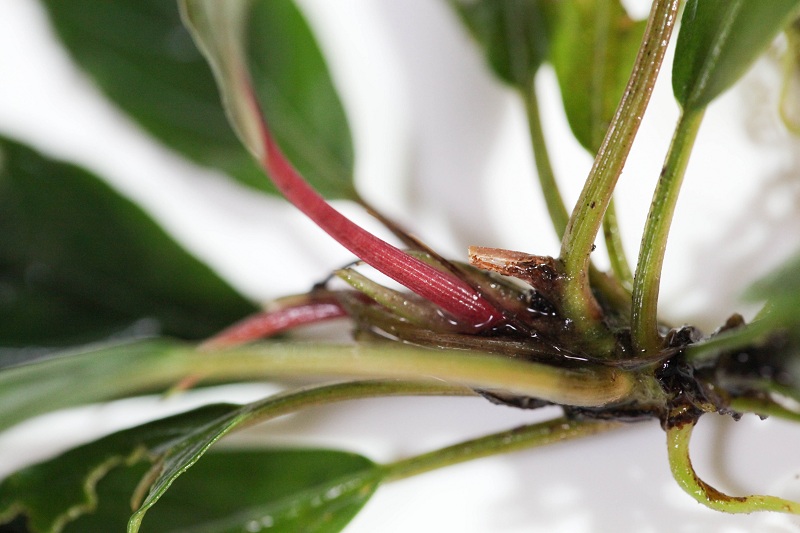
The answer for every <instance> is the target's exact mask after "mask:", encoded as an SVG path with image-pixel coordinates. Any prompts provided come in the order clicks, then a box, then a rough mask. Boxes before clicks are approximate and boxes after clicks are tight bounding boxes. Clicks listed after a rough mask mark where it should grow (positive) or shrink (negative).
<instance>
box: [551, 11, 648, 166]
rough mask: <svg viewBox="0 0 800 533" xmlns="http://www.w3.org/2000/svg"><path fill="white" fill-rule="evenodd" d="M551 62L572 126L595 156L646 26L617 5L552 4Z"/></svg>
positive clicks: (573, 130)
mask: <svg viewBox="0 0 800 533" xmlns="http://www.w3.org/2000/svg"><path fill="white" fill-rule="evenodd" d="M551 5H552V8H551V11H550V12H549V17H548V21H549V25H550V27H551V30H550V31H551V40H550V61H551V62H552V63H553V67H554V68H555V71H556V75H557V77H558V83H559V86H560V87H561V98H562V99H563V101H564V109H565V111H566V113H567V119H568V121H569V125H570V127H571V128H572V132H573V134H574V135H575V137H576V138H577V139H578V141H579V142H580V143H581V144H582V145H583V146H584V148H586V149H587V150H589V151H590V152H591V153H593V154H596V153H597V151H598V150H599V149H600V145H601V143H602V142H603V137H604V136H605V133H606V130H607V129H608V125H609V124H610V123H611V119H612V118H613V116H614V112H615V111H616V109H617V105H618V104H619V101H620V99H621V98H622V94H623V92H624V91H625V86H626V84H627V83H628V78H629V77H630V74H631V70H632V68H633V63H634V60H635V59H636V54H637V52H638V51H639V46H640V44H641V41H642V35H643V33H644V28H645V26H646V21H634V20H633V19H631V18H630V17H629V16H628V14H627V12H626V11H625V8H624V7H623V6H622V4H621V3H620V2H619V1H618V0H610V1H604V2H596V1H594V0H561V1H556V2H552V3H551Z"/></svg>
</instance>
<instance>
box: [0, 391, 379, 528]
mask: <svg viewBox="0 0 800 533" xmlns="http://www.w3.org/2000/svg"><path fill="white" fill-rule="evenodd" d="M241 409H242V408H241V407H239V406H235V405H212V406H205V407H202V408H199V409H196V410H194V411H190V412H188V413H183V414H180V415H176V416H172V417H169V418H166V419H163V420H158V421H155V422H151V423H148V424H145V425H142V426H139V427H136V428H132V429H128V430H124V431H121V432H118V433H115V434H113V435H109V436H107V437H104V438H102V439H100V440H97V441H95V442H92V443H89V444H86V445H83V446H80V447H78V448H75V449H73V450H70V451H68V452H65V453H64V454H62V455H61V456H59V457H56V458H54V459H51V460H49V461H46V462H43V463H40V464H38V465H34V466H31V467H28V468H26V469H24V470H21V471H20V472H17V473H15V474H13V475H12V476H10V477H9V478H7V479H6V480H4V481H3V482H2V484H0V519H2V520H9V519H11V518H12V517H13V516H15V515H17V514H20V513H24V514H26V515H27V516H28V518H29V525H30V527H31V529H32V531H34V532H44V531H48V532H49V531H53V532H56V531H61V530H62V529H63V528H64V526H66V525H67V523H68V522H71V521H73V520H75V519H76V518H78V517H81V516H83V515H85V514H86V513H93V512H95V510H96V509H98V512H97V514H96V515H94V516H86V517H85V518H83V519H82V520H79V521H78V522H76V523H74V524H71V525H70V526H69V527H67V529H66V530H67V531H76V532H78V531H81V532H83V531H121V530H122V529H123V528H124V524H125V523H126V522H128V519H129V518H130V516H131V509H130V507H129V505H130V503H129V502H131V496H132V495H134V493H135V490H136V489H137V487H138V489H139V490H141V489H142V488H147V486H149V484H150V482H152V481H153V479H152V473H155V474H162V476H163V475H164V474H165V471H166V473H168V474H171V475H173V477H171V478H170V483H171V481H172V480H174V479H175V478H177V477H178V476H179V475H180V474H184V473H185V474H186V475H185V476H181V479H180V480H179V481H177V482H176V483H175V485H174V487H171V490H170V491H169V492H166V494H164V491H165V490H166V486H165V487H163V488H162V490H161V492H160V493H159V496H162V495H163V499H162V500H161V501H160V504H159V505H158V506H156V507H154V508H153V511H152V512H153V513H154V516H153V517H152V518H150V519H148V521H147V522H145V523H144V525H143V530H144V531H159V532H161V531H186V530H187V529H190V528H191V531H209V532H211V531H213V532H222V531H243V530H244V529H245V527H246V526H247V525H252V524H253V523H254V522H255V523H258V524H261V525H262V526H264V527H265V526H266V525H267V521H269V524H270V525H271V528H272V530H273V531H338V530H339V529H341V527H343V526H344V525H345V524H346V523H347V522H348V521H349V520H350V519H351V518H352V517H353V516H354V515H355V513H356V512H357V511H358V510H359V509H360V508H361V506H362V505H363V504H364V503H365V502H366V500H367V499H369V497H370V496H371V494H372V492H373V491H374V489H375V488H376V486H377V483H378V481H379V475H380V470H379V469H378V468H377V467H376V466H375V465H374V464H373V463H372V462H370V461H369V460H367V459H365V458H363V457H361V456H357V455H354V454H349V453H343V452H335V451H328V450H271V451H236V452H226V453H217V454H211V455H210V456H208V457H204V460H203V461H200V462H197V461H198V459H199V458H200V456H202V455H203V453H204V452H205V451H206V450H207V449H208V446H210V445H211V444H212V443H213V442H215V441H216V439H213V440H210V441H209V440H208V439H207V437H208V436H209V435H210V434H212V433H215V429H216V430H220V429H221V428H225V427H228V425H229V423H230V421H231V420H232V419H233V418H236V413H238V412H239V411H240V410H241ZM141 463H147V464H150V465H152V467H153V468H154V470H150V471H145V470H144V469H142V468H134V469H133V470H132V471H130V472H125V471H124V470H125V468H123V467H130V466H132V465H136V464H141ZM195 463H197V464H195ZM189 467H192V468H191V469H189ZM115 469H116V470H117V472H116V473H115V475H113V476H112V477H111V478H110V479H109V482H108V483H106V484H105V485H102V484H101V485H100V487H99V489H100V492H99V493H98V483H101V480H102V479H103V478H105V477H106V475H107V474H109V472H112V473H113V471H114V470H115ZM119 470H122V472H120V471H119ZM142 475H144V476H145V479H146V480H147V482H146V484H145V485H144V486H142V485H140V484H139V482H140V480H141V479H142V477H141V476H142ZM167 486H169V485H167ZM106 498H108V499H106ZM134 498H136V496H134ZM98 503H99V506H98ZM126 507H127V508H126ZM139 518H141V516H139ZM135 524H138V522H136V523H135ZM135 524H132V525H129V531H137V529H138V528H137V527H136V525H135Z"/></svg>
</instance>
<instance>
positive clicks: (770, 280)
mask: <svg viewBox="0 0 800 533" xmlns="http://www.w3.org/2000/svg"><path fill="white" fill-rule="evenodd" d="M744 296H745V298H746V299H747V300H749V301H765V300H766V301H767V306H768V308H770V315H771V320H776V321H778V322H780V323H794V324H800V316H798V314H797V310H798V309H800V254H796V255H794V256H793V257H791V258H790V259H788V260H787V261H786V262H785V263H784V264H783V265H781V266H780V267H778V268H777V269H775V270H774V271H773V272H771V273H770V274H768V275H767V276H765V277H763V278H761V279H760V280H758V281H756V282H755V283H753V284H752V285H751V286H750V287H748V288H747V290H746V291H745V294H744Z"/></svg>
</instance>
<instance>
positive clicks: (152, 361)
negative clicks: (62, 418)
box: [0, 340, 196, 431]
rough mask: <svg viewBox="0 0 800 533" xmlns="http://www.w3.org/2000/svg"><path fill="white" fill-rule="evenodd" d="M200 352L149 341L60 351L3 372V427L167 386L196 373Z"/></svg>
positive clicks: (0, 387) (0, 402)
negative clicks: (195, 365) (194, 360)
mask: <svg viewBox="0 0 800 533" xmlns="http://www.w3.org/2000/svg"><path fill="white" fill-rule="evenodd" d="M192 355H195V357H196V353H195V352H194V351H193V350H190V349H188V348H186V347H185V346H183V345H182V344H179V343H177V342H172V341H164V340H148V341H140V342H130V343H125V344H107V345H97V346H87V347H83V348H78V349H74V350H69V351H61V352H54V353H50V354H48V355H47V356H46V357H43V358H40V359H38V360H37V361H36V362H34V363H28V364H21V365H19V366H15V367H12V368H4V369H3V370H2V372H0V431H2V430H5V429H7V428H9V427H11V426H13V425H14V424H17V423H19V422H21V421H23V420H26V419H28V418H33V417H34V416H37V415H40V414H43V413H47V412H50V411H56V410H58V409H67V408H69V407H75V406H78V405H84V404H87V403H92V402H101V401H107V400H113V399H115V398H123V397H126V396H130V395H135V394H142V393H145V392H162V391H163V390H164V388H166V387H168V386H170V385H172V384H174V383H177V382H178V380H180V379H182V378H183V377H185V376H188V375H190V374H191V372H192V360H193V358H192Z"/></svg>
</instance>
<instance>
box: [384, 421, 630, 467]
mask: <svg viewBox="0 0 800 533" xmlns="http://www.w3.org/2000/svg"><path fill="white" fill-rule="evenodd" d="M620 425H621V424H620V423H618V422H606V421H576V420H569V419H567V418H563V417H562V418H556V419H555V420H549V421H547V422H541V423H539V424H531V425H528V426H521V427H518V428H514V429H510V430H507V431H502V432H500V433H495V434H492V435H487V436H485V437H480V438H477V439H472V440H468V441H465V442H461V443H459V444H455V445H453V446H448V447H446V448H442V449H440V450H436V451H433V452H429V453H424V454H422V455H418V456H416V457H410V458H408V459H403V460H401V461H397V462H394V463H390V464H388V465H384V467H383V468H384V481H396V480H400V479H405V478H409V477H412V476H416V475H419V474H423V473H425V472H430V471H432V470H436V469H439V468H444V467H446V466H451V465H455V464H458V463H463V462H466V461H471V460H473V459H480V458H482V457H489V456H492V455H498V454H501V453H509V452H515V451H519V450H523V449H527V448H535V447H539V446H545V445H547V444H553V443H557V442H562V441H566V440H570V439H575V438H579V437H587V436H590V435H594V434H596V433H600V432H603V431H608V430H610V429H614V428H617V427H619V426H620Z"/></svg>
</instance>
